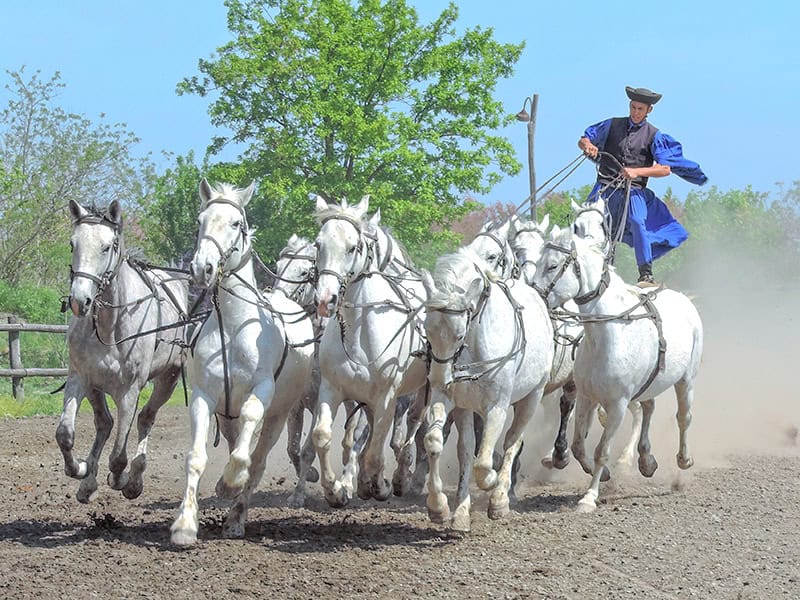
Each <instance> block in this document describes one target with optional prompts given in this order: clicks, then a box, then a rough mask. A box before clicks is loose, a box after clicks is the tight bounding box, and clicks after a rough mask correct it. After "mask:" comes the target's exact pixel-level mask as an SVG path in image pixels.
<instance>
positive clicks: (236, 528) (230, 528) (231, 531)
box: [222, 522, 244, 540]
mask: <svg viewBox="0 0 800 600" xmlns="http://www.w3.org/2000/svg"><path fill="white" fill-rule="evenodd" d="M222 535H223V537H225V538H227V539H229V540H240V539H242V538H243V537H244V524H243V523H239V522H236V523H225V525H224V526H223V528H222Z"/></svg>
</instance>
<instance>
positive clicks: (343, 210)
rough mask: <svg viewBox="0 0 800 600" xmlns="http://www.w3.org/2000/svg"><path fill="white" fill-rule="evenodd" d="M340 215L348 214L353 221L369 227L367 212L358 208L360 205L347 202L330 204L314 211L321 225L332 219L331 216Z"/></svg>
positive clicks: (365, 227)
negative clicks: (339, 204)
mask: <svg viewBox="0 0 800 600" xmlns="http://www.w3.org/2000/svg"><path fill="white" fill-rule="evenodd" d="M339 216H346V217H348V218H350V219H352V220H353V221H355V222H357V223H360V224H361V226H362V228H364V229H367V226H368V225H369V218H368V217H367V213H366V212H363V213H362V212H361V211H359V210H358V205H357V204H356V205H353V206H350V205H348V204H347V203H346V202H345V203H344V204H343V205H342V206H328V207H327V208H324V209H322V210H318V211H316V212H315V213H314V218H315V219H316V220H317V223H318V224H319V225H322V223H324V222H325V221H326V220H328V219H330V218H331V217H339Z"/></svg>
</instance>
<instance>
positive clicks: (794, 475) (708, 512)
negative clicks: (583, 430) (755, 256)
mask: <svg viewBox="0 0 800 600" xmlns="http://www.w3.org/2000/svg"><path fill="white" fill-rule="evenodd" d="M732 301H733V300H729V303H730V302H732ZM698 303H699V304H700V305H701V309H703V310H702V311H701V312H703V314H704V319H705V320H706V339H707V343H706V354H705V358H704V362H703V367H702V371H701V376H700V379H699V381H698V386H697V394H696V403H695V411H694V422H693V425H692V429H691V437H690V441H691V443H692V446H693V450H694V455H695V466H694V467H693V468H692V469H691V470H690V471H687V472H678V470H677V467H676V466H675V458H674V457H675V453H676V451H677V427H676V425H675V421H674V416H673V415H674V412H675V401H674V395H672V394H665V395H664V396H663V397H662V398H659V400H658V401H657V408H656V417H657V418H656V421H655V422H654V424H653V432H654V435H653V438H654V443H653V448H654V452H655V455H656V457H657V458H658V460H659V463H660V468H659V470H658V472H657V473H656V476H655V477H654V478H653V479H650V480H647V479H644V478H643V477H641V476H640V475H639V474H638V473H637V472H626V471H625V470H620V469H618V470H615V471H614V472H613V474H612V481H610V482H608V483H607V484H604V485H603V487H601V498H600V503H599V507H598V510H597V511H596V512H595V513H594V514H591V515H578V514H575V513H574V507H575V505H576V503H577V501H578V499H579V498H580V497H581V495H582V494H583V492H584V491H585V488H586V486H587V485H588V476H585V475H584V474H583V473H582V472H581V471H580V469H579V468H578V467H577V466H576V465H575V464H574V462H573V464H570V465H569V466H568V467H567V469H565V470H564V471H561V472H557V473H550V472H547V471H544V470H543V469H542V468H540V467H539V466H538V462H539V460H538V459H539V453H541V452H542V451H543V449H544V447H545V446H546V445H547V442H549V441H550V440H551V439H552V436H551V434H552V431H551V429H552V428H551V427H550V424H551V423H552V415H553V413H554V409H553V407H550V406H547V405H545V406H543V408H542V410H540V412H539V413H538V414H537V416H536V419H535V422H534V424H533V427H532V428H531V431H530V433H529V435H528V441H529V442H530V443H528V444H526V449H525V454H524V466H523V479H522V481H521V482H520V484H519V487H518V495H519V498H520V500H519V502H518V503H517V504H516V505H514V506H513V507H512V512H511V514H510V515H509V516H508V518H506V519H504V520H500V521H490V520H489V519H488V518H487V517H486V514H485V510H486V501H485V498H484V497H483V495H482V493H481V492H479V491H477V490H475V491H474V493H473V531H472V532H470V533H469V534H466V535H462V534H455V533H453V532H450V531H448V530H447V529H445V528H443V527H441V526H437V525H433V524H431V523H430V522H429V521H428V518H427V514H426V511H425V508H424V502H423V499H422V498H412V499H396V498H391V499H390V500H389V501H387V502H385V503H382V504H379V503H376V502H374V501H370V502H362V501H360V500H355V501H354V502H352V503H351V504H350V505H349V506H348V507H346V508H344V509H339V510H335V509H331V508H329V507H328V506H327V504H326V503H325V501H324V500H323V498H322V495H321V493H320V490H319V487H318V486H317V485H316V484H311V485H309V496H310V497H309V500H308V503H307V506H306V508H304V509H289V508H286V499H287V496H288V494H289V492H290V490H291V487H292V485H293V483H294V476H293V474H292V473H291V471H290V470H289V463H288V459H287V458H286V452H285V445H284V443H283V442H281V444H280V445H279V446H278V447H276V449H275V450H274V451H273V453H272V454H271V455H270V459H269V466H268V470H267V474H266V475H265V477H264V479H263V481H262V484H261V486H260V488H259V491H258V492H257V494H256V496H255V498H254V503H253V508H252V510H251V513H250V517H249V520H248V523H247V533H246V537H245V538H244V539H242V540H228V539H224V538H223V537H222V535H221V523H222V519H223V517H224V514H225V508H226V507H225V505H224V504H223V503H221V502H220V501H219V500H217V499H216V498H215V497H214V493H213V486H214V483H215V482H216V479H217V478H218V477H219V475H220V473H221V470H222V466H223V461H224V458H225V456H224V452H223V450H222V448H221V447H220V448H216V449H211V462H210V464H209V468H208V470H207V471H206V475H205V476H204V478H203V480H202V481H201V490H200V491H201V495H202V500H201V531H200V540H199V542H198V544H197V546H195V547H193V548H191V549H188V550H177V549H174V548H173V547H171V546H170V543H169V526H170V524H171V522H172V520H173V519H174V517H175V515H176V513H177V507H178V504H179V500H180V497H181V495H182V492H183V480H184V475H183V464H184V455H185V451H186V449H187V448H188V447H189V433H188V429H189V428H188V415H187V413H186V410H185V409H181V408H169V409H166V410H164V411H163V412H162V414H161V415H160V416H159V420H158V422H157V423H156V427H155V429H154V434H153V438H152V439H151V443H150V455H149V461H148V465H149V466H148V471H147V473H146V477H145V489H144V493H143V494H142V496H141V497H140V498H138V499H136V500H134V501H128V500H126V499H124V498H123V497H122V496H121V494H119V493H118V492H114V491H113V490H111V489H110V488H108V487H107V486H105V485H104V484H103V485H101V488H100V490H99V497H98V498H97V500H96V501H95V502H94V503H93V504H89V505H82V504H79V503H78V502H77V501H76V499H75V491H76V490H77V485H78V484H77V482H76V481H73V480H71V479H69V478H68V477H66V476H65V475H64V473H63V466H62V461H61V455H60V453H59V451H58V448H57V445H56V442H55V439H54V433H55V428H56V423H57V418H55V417H47V418H45V417H34V418H28V419H21V420H10V419H4V420H0V456H2V460H1V461H0V465H2V468H0V498H1V500H2V502H0V565H2V577H0V597H2V598H15V599H23V598H62V597H63V598H73V599H83V598H98V597H100V598H169V599H182V598H193V599H205V598H209V599H210V598H215V599H224V598H256V597H258V598H262V597H265V596H266V597H273V598H333V597H335V598H350V597H387V598H388V597H391V598H417V597H422V598H424V597H437V598H438V597H443V598H537V599H538V598H548V599H565V600H566V599H573V600H577V599H579V598H580V599H585V598H590V599H604V598H613V599H627V598H630V599H633V598H636V599H637V600H642V599H675V598H714V599H716V598H721V599H756V598H770V599H772V598H800V543H798V537H797V536H798V532H800V495H798V491H799V490H798V473H800V447H799V446H798V445H797V440H796V431H797V430H796V426H797V425H798V423H800V404H799V403H798V398H797V391H796V389H795V388H794V387H790V385H789V382H790V381H791V380H792V378H791V377H790V375H791V371H790V370H791V369H792V368H796V358H797V355H798V353H797V350H796V348H795V347H793V346H794V344H795V343H796V339H797V335H796V334H794V333H792V334H791V335H787V327H790V328H793V329H792V330H793V331H795V332H796V330H797V323H796V317H795V315H794V312H793V309H792V307H791V304H789V305H787V306H784V307H776V306H768V307H767V309H768V310H764V311H757V312H755V311H754V312H748V304H747V303H746V302H745V301H744V300H743V299H742V300H741V306H740V307H739V308H740V311H739V313H737V314H741V315H746V317H742V319H739V320H734V319H731V318H730V316H727V317H726V318H725V319H722V318H719V315H718V314H717V313H715V311H714V310H713V309H712V307H709V306H703V303H704V299H702V298H701V299H699V300H698ZM762 306H763V304H762ZM734 323H735V324H736V326H735V327H734V326H732V325H733V324H734ZM743 324H746V326H745V325H743ZM548 428H550V429H548ZM595 429H597V426H596V427H595ZM91 432H92V423H91V418H90V416H89V415H81V417H80V419H79V423H78V433H77V442H76V448H77V449H78V450H79V451H81V452H83V453H84V454H85V451H86V449H87V448H88V445H89V444H90V442H91V439H90V437H91ZM453 444H454V440H451V442H449V443H448V448H449V447H450V446H451V445H453ZM107 452H108V448H107V449H106V453H104V456H103V460H104V462H103V464H105V460H106V459H107ZM446 475H447V478H448V483H449V485H450V489H451V492H452V490H453V488H454V484H455V467H454V466H453V465H452V464H451V466H450V467H449V471H448V473H447V474H446ZM103 480H104V475H103ZM451 498H452V494H451Z"/></svg>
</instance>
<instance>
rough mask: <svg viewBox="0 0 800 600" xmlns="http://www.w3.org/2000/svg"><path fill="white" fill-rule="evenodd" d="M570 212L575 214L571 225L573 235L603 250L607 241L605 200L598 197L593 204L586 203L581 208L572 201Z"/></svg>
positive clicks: (607, 229)
mask: <svg viewBox="0 0 800 600" xmlns="http://www.w3.org/2000/svg"><path fill="white" fill-rule="evenodd" d="M572 211H573V212H574V213H575V220H574V221H573V223H572V231H573V233H574V234H575V235H576V236H577V237H579V238H583V239H584V240H587V241H590V242H591V243H593V244H594V245H595V246H597V247H598V248H605V246H606V244H607V242H608V240H609V224H608V215H607V214H606V203H605V200H603V198H601V197H598V199H597V200H596V201H595V202H587V203H585V204H583V205H582V206H581V205H580V204H578V203H577V202H575V201H574V200H573V201H572Z"/></svg>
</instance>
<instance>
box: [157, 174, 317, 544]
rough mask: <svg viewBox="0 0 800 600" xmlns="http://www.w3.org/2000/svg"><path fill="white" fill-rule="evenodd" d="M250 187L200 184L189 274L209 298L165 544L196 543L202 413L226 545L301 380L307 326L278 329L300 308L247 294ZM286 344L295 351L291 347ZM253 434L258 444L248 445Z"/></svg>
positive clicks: (252, 286) (250, 282)
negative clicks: (217, 466) (215, 441)
mask: <svg viewBox="0 0 800 600" xmlns="http://www.w3.org/2000/svg"><path fill="white" fill-rule="evenodd" d="M253 189H254V184H251V185H250V186H249V187H247V188H246V189H238V188H235V187H234V186H232V185H230V184H225V183H223V184H219V185H217V186H215V187H212V186H211V185H209V183H208V182H207V181H206V180H205V179H203V180H202V181H201V183H200V198H201V201H202V202H201V207H200V214H199V216H198V224H199V229H198V234H197V247H196V250H195V253H194V257H193V258H192V263H191V266H190V272H191V274H192V278H193V279H194V281H195V283H196V284H198V285H200V286H202V287H205V288H207V289H209V290H210V291H211V299H212V305H213V310H212V311H211V314H210V315H209V318H208V319H207V320H206V321H205V322H204V323H203V325H202V327H201V328H200V330H199V332H198V333H197V335H196V337H195V339H194V343H193V354H192V358H191V360H190V361H189V365H190V367H191V381H192V400H191V404H190V407H189V408H190V416H191V422H192V447H191V449H190V450H189V452H188V453H187V455H186V490H185V493H184V497H183V502H182V503H181V506H180V510H179V512H178V516H177V518H176V519H175V522H174V523H173V524H172V528H171V531H172V542H173V543H174V544H176V545H179V546H186V545H190V544H193V543H194V542H195V541H196V540H197V532H198V515H197V511H198V506H197V486H198V483H199V480H200V477H201V476H202V474H203V471H204V470H205V467H206V463H207V460H208V456H207V453H206V440H207V437H208V429H209V421H210V418H211V415H212V414H215V413H216V415H217V416H218V419H219V423H220V429H221V431H222V433H223V435H224V436H225V438H226V439H227V441H228V445H229V450H230V456H229V459H228V463H227V465H226V466H225V469H224V472H223V475H222V478H221V479H220V481H219V483H218V484H217V493H218V494H219V495H220V496H224V497H234V502H233V505H232V506H231V508H230V511H229V512H228V516H227V517H226V519H225V524H224V526H223V534H224V535H225V536H226V537H243V536H244V524H245V521H246V519H247V510H248V507H249V502H250V496H251V494H252V492H253V490H254V489H255V487H256V486H257V485H258V483H259V481H260V480H261V476H262V475H263V473H264V468H265V462H266V457H267V454H268V453H269V451H270V449H271V448H272V446H273V445H274V444H275V442H276V441H277V439H278V437H279V435H280V433H281V431H282V429H283V427H284V424H285V423H286V418H287V415H288V414H289V411H290V410H291V408H292V406H293V405H294V404H295V402H297V401H298V398H299V396H300V394H301V393H302V391H303V388H304V386H305V384H306V382H307V381H308V379H309V378H310V376H311V355H312V352H313V346H312V345H309V344H302V342H303V341H305V340H309V339H311V338H312V337H313V328H312V325H311V321H310V319H308V318H304V319H294V320H292V322H290V323H289V322H287V323H284V322H283V321H282V318H281V314H290V313H291V314H298V313H300V312H302V311H301V309H300V306H299V305H298V304H297V303H295V302H292V301H291V300H289V299H288V298H286V297H285V296H284V295H283V294H275V296H274V297H273V298H272V303H270V302H267V300H266V299H265V298H264V296H263V295H262V294H261V292H260V291H259V290H258V289H257V287H256V279H255V273H254V268H253V256H252V233H253V232H252V231H251V230H250V229H249V228H248V226H247V215H246V213H245V207H246V206H247V203H248V202H249V201H250V198H251V197H252V195H253ZM293 343H300V344H301V345H299V346H294V345H293ZM259 423H262V425H261V433H260V435H259V437H258V442H257V444H256V446H255V448H254V449H253V451H252V454H251V450H250V446H251V441H252V439H253V437H254V435H255V432H256V429H257V427H258V425H259Z"/></svg>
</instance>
